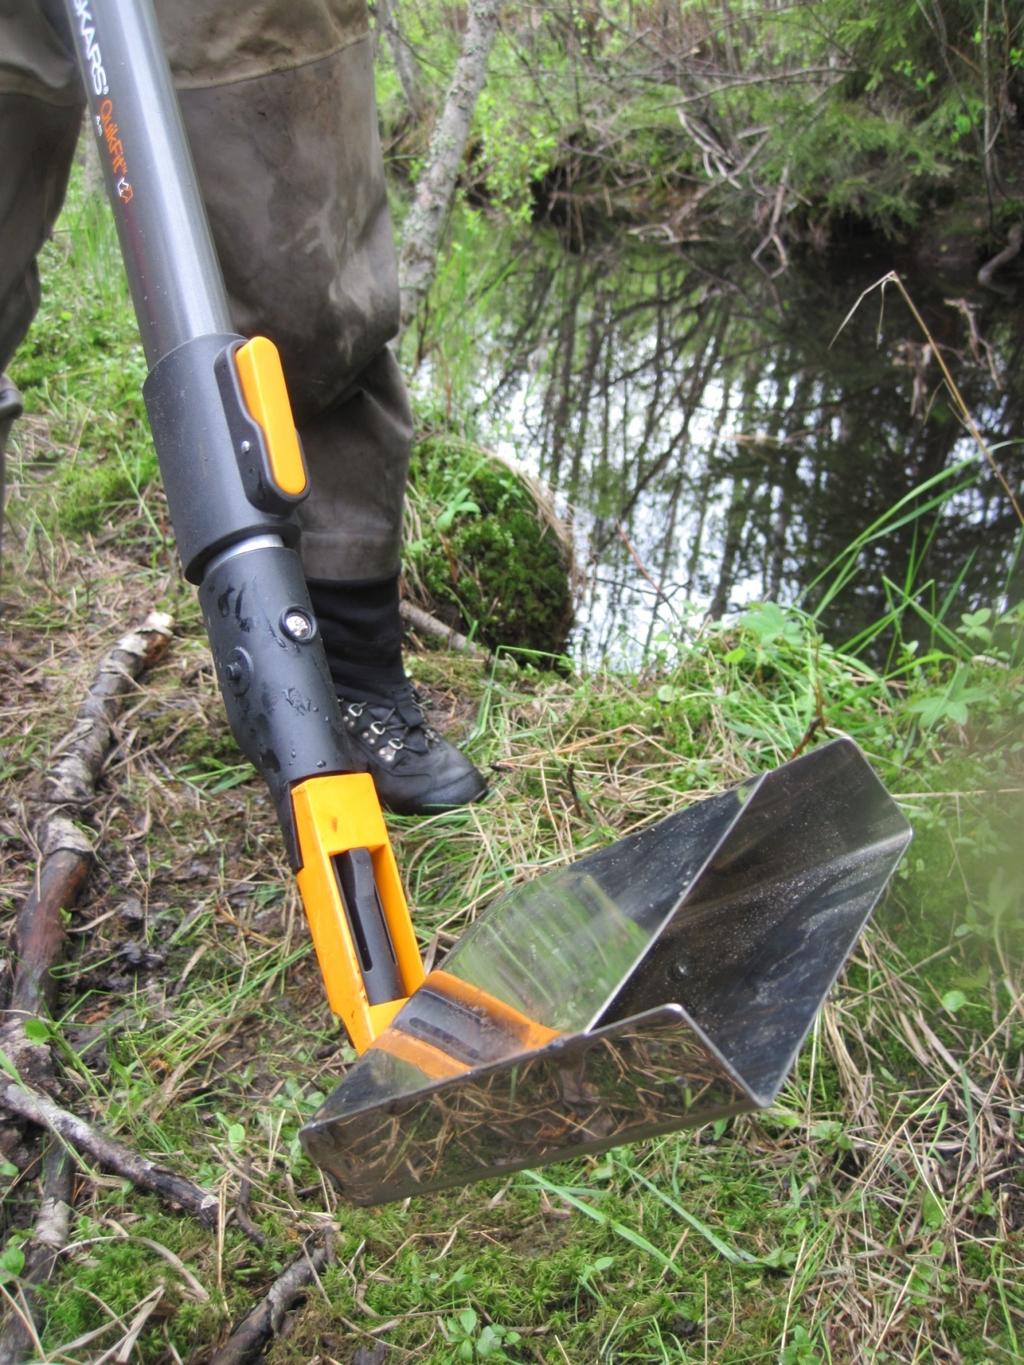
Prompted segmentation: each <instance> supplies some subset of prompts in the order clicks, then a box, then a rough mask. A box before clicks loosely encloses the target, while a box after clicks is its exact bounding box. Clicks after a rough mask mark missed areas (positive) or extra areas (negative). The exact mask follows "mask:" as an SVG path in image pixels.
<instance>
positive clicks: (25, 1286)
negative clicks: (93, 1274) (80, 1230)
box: [0, 1141, 72, 1365]
mask: <svg viewBox="0 0 1024 1365" xmlns="http://www.w3.org/2000/svg"><path fill="white" fill-rule="evenodd" d="M71 1186H72V1171H71V1163H70V1162H69V1161H68V1158H67V1153H66V1152H65V1151H64V1148H63V1146H62V1145H61V1143H60V1142H57V1141H54V1142H51V1144H50V1146H49V1148H48V1149H47V1152H46V1155H45V1157H44V1158H43V1199H42V1203H41V1204H40V1207H39V1215H38V1217H37V1218H36V1222H35V1227H34V1228H33V1229H32V1236H31V1238H30V1239H29V1241H28V1242H27V1243H26V1249H25V1265H24V1268H23V1270H22V1272H21V1274H20V1275H19V1277H18V1279H19V1282H20V1289H21V1293H20V1295H19V1300H20V1302H19V1303H18V1306H17V1309H16V1310H15V1311H12V1313H11V1315H10V1319H9V1321H8V1322H7V1324H6V1326H5V1328H4V1332H3V1335H2V1336H0V1365H19V1362H21V1361H23V1360H27V1359H29V1358H30V1356H31V1353H32V1351H33V1350H34V1349H35V1346H36V1342H37V1334H36V1332H35V1319H36V1314H37V1310H38V1308H39V1301H38V1300H39V1295H38V1294H37V1293H36V1289H37V1288H38V1286H40V1285H44V1284H46V1282H47V1280H49V1278H50V1276H51V1275H52V1274H53V1268H54V1264H55V1262H56V1260H57V1257H58V1256H59V1255H60V1253H61V1251H62V1250H63V1249H64V1247H65V1245H66V1244H67V1240H68V1230H69V1228H70V1226H71Z"/></svg>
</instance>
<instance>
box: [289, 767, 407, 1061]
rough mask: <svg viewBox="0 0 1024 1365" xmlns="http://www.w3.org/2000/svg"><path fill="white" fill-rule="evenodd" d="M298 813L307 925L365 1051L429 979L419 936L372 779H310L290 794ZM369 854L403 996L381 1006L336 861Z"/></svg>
mask: <svg viewBox="0 0 1024 1365" xmlns="http://www.w3.org/2000/svg"><path fill="white" fill-rule="evenodd" d="M292 811H293V814H294V817H295V831H296V836H297V838H298V844H299V856H300V858H301V860H302V867H301V870H300V871H299V873H298V875H297V881H298V884H299V894H300V895H301V897H302V903H303V906H304V907H305V911H306V917H307V919H308V921H309V931H310V935H311V936H312V939H313V946H314V948H315V949H316V955H317V960H318V961H319V964H320V972H321V975H322V976H323V979H324V986H325V988H326V991H327V999H328V1003H329V1004H330V1007H331V1009H332V1010H333V1011H334V1013H335V1014H336V1015H338V1017H339V1018H340V1019H341V1021H342V1023H343V1024H344V1025H345V1028H346V1029H347V1030H348V1035H349V1037H350V1038H351V1039H352V1044H353V1046H354V1047H355V1049H356V1051H357V1052H365V1050H366V1049H367V1048H368V1047H369V1046H370V1044H371V1043H372V1042H373V1040H374V1039H375V1038H376V1037H377V1035H378V1034H379V1033H381V1032H382V1030H384V1029H385V1028H387V1026H388V1024H390V1023H391V1020H392V1019H393V1018H394V1017H395V1015H396V1014H397V1013H398V1011H399V1010H400V1009H401V1007H402V1006H403V1005H404V1004H405V1001H406V998H407V997H408V996H409V995H411V994H412V992H413V991H414V990H415V989H416V988H417V986H419V985H420V984H421V982H422V981H423V964H422V962H421V961H420V954H419V948H418V946H417V943H416V935H415V934H414V933H413V928H412V921H411V920H410V918H409V910H408V906H407V905H406V900H405V893H404V892H403V890H402V884H401V881H400V879H399V876H398V867H397V865H396V863H395V855H394V853H393V852H392V851H391V844H390V842H389V841H388V834H387V828H386V826H385V824H384V817H383V815H382V814H381V809H380V802H379V801H378V800H377V793H376V791H375V790H374V786H373V779H372V778H371V777H370V776H369V774H368V773H345V774H334V775H331V776H327V777H311V778H308V779H307V780H306V781H305V782H300V783H299V784H298V785H297V786H296V787H294V788H293V789H292ZM350 849H366V850H367V851H368V852H369V854H370V857H371V859H372V862H373V873H374V881H375V883H376V886H377V892H378V895H379V896H380V902H381V908H382V910H383V912H384V921H385V924H386V925H387V929H388V934H389V936H390V938H391V944H392V947H393V948H394V954H395V962H396V964H397V969H398V974H399V976H400V978H401V982H402V992H403V993H402V995H401V996H399V997H397V998H396V999H394V1000H389V1001H386V1002H383V1003H380V1004H370V1002H369V1000H368V999H367V994H366V986H365V983H364V980H363V973H362V968H361V966H360V961H359V953H358V950H357V947H356V944H355V942H354V941H353V936H352V931H351V928H350V926H349V921H348V918H347V916H346V914H345V904H344V901H343V899H342V895H341V891H340V888H339V885H338V877H337V873H336V871H335V864H334V863H333V862H332V859H333V858H335V857H336V856H337V855H338V854H341V853H347V852H348V851H349V850H350Z"/></svg>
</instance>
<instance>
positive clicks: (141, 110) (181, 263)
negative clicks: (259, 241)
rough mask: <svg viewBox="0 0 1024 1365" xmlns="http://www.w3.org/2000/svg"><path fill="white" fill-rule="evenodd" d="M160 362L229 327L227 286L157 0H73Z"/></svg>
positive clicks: (135, 277) (117, 210) (139, 311)
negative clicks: (155, 5)
mask: <svg viewBox="0 0 1024 1365" xmlns="http://www.w3.org/2000/svg"><path fill="white" fill-rule="evenodd" d="M65 4H66V8H67V12H68V19H69V22H70V24H71V31H72V36H73V39H74V42H75V48H76V52H77V55H78V61H79V66H80V68H81V71H82V77H83V80H84V83H85V91H86V96H87V99H88V103H89V116H90V119H91V121H92V123H93V127H94V129H95V132H96V136H97V139H98V142H99V149H100V161H101V163H102V165H103V171H104V178H105V180H106V182H107V186H108V190H109V193H110V199H111V203H112V204H113V206H114V217H115V219H116V221H117V231H118V236H119V237H120V240H121V253H122V256H123V257H124V264H125V270H126V272H127V276H128V286H129V289H130V291H131V296H132V301H133V303H134V305H135V312H136V315H137V317H138V322H139V331H140V333H141V336H142V345H143V349H144V350H145V353H146V360H147V362H148V364H149V367H150V368H151V369H152V368H153V367H154V366H155V365H156V364H157V362H158V361H159V360H161V359H162V358H163V357H164V356H165V355H167V354H168V353H169V352H170V351H173V350H175V349H176V348H177V347H178V346H180V345H181V344H182V343H183V342H186V341H190V340H192V339H193V338H195V337H198V336H205V335H207V334H209V333H228V332H231V331H232V330H233V329H232V326H231V319H230V315H229V311H228V301H227V295H226V293H225V290H224V283H223V279H222V277H221V273H220V267H219V264H218V261H217V256H216V253H215V251H214V247H213V240H212V238H211V236H210V231H209V227H208V226H207V222H206V215H205V212H204V210H203V206H202V200H201V198H200V195H199V185H198V182H197V180H196V174H195V168H194V167H193V164H192V157H191V154H190V152H189V149H188V142H187V140H186V137H185V130H184V127H183V126H182V121H181V115H180V113H179V110H178V103H177V99H176V97H175V93H174V86H173V83H172V80H171V72H170V67H169V66H168V62H167V58H166V56H165V54H164V50H163V45H162V42H161V38H160V31H159V28H158V27H157V22H156V16H155V14H154V12H153V6H152V3H151V0H65Z"/></svg>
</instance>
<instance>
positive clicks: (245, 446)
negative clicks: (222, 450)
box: [238, 441, 252, 455]
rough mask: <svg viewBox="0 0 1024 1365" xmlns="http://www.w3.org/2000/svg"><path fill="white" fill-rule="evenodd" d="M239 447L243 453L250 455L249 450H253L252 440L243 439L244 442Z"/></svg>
mask: <svg viewBox="0 0 1024 1365" xmlns="http://www.w3.org/2000/svg"><path fill="white" fill-rule="evenodd" d="M238 449H239V450H240V451H241V452H242V454H243V455H248V453H249V451H250V450H252V442H251V441H243V442H242V444H241V445H240V446H239V447H238Z"/></svg>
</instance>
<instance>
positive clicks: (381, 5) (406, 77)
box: [377, 0, 426, 119]
mask: <svg viewBox="0 0 1024 1365" xmlns="http://www.w3.org/2000/svg"><path fill="white" fill-rule="evenodd" d="M377 28H378V30H379V31H380V32H381V33H383V34H384V37H385V38H386V39H387V44H388V51H389V52H390V53H391V60H392V62H393V63H394V67H395V74H396V75H397V77H398V83H399V85H400V86H401V87H402V94H403V96H404V97H405V103H406V106H407V107H408V110H409V113H410V114H411V115H412V117H413V118H417V119H418V118H421V117H422V115H423V112H424V109H425V108H426V101H425V100H424V98H423V87H422V86H421V84H420V75H419V70H418V68H417V66H416V58H415V56H414V55H413V51H412V48H411V47H410V46H409V44H408V43H407V42H406V41H405V35H404V34H403V32H402V24H401V20H400V19H399V16H398V0H377Z"/></svg>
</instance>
